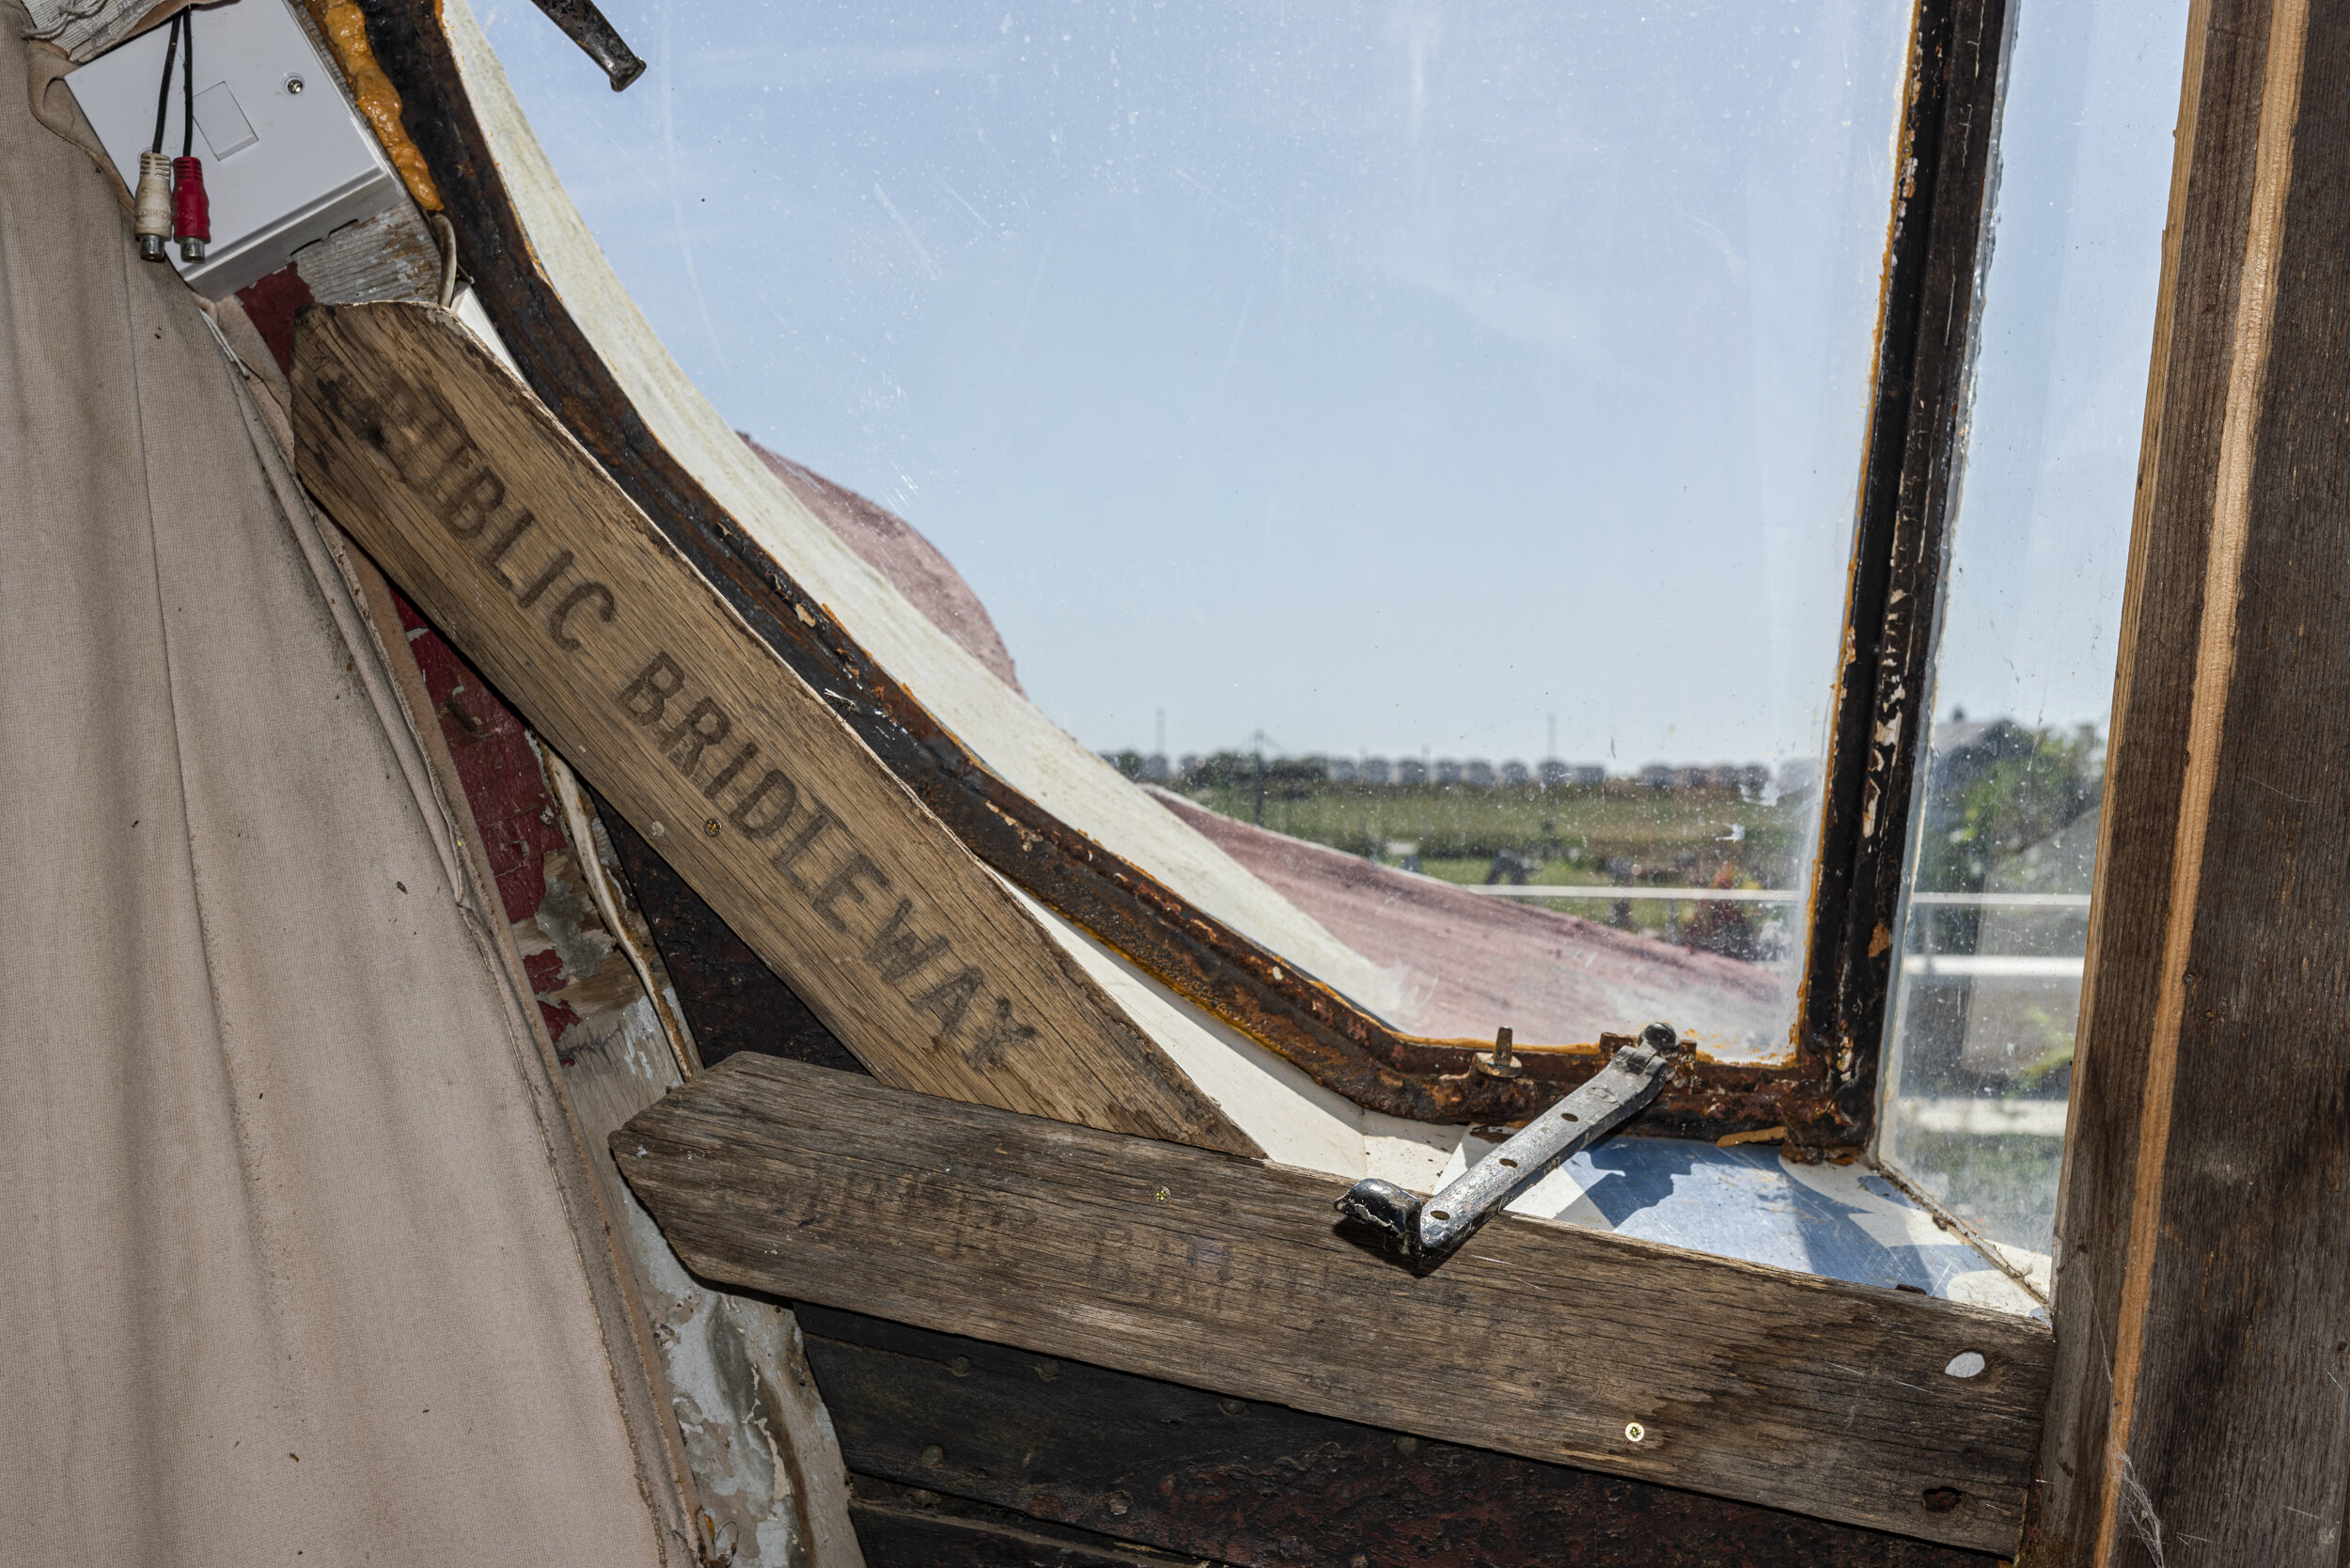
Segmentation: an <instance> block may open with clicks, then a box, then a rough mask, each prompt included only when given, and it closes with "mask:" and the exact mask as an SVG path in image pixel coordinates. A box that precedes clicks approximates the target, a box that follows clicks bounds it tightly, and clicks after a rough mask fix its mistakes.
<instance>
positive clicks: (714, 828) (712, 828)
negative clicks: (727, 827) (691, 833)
mask: <svg viewBox="0 0 2350 1568" xmlns="http://www.w3.org/2000/svg"><path fill="white" fill-rule="evenodd" d="M702 832H703V833H705V834H707V835H708V836H709V837H711V838H713V839H715V838H716V837H717V836H718V819H717V818H715V817H713V818H711V819H710V820H709V821H708V822H706V823H702Z"/></svg>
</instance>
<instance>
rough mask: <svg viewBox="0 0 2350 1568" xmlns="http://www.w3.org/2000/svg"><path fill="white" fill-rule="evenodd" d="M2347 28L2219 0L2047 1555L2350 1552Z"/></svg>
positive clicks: (2101, 997) (2141, 569)
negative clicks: (2348, 1527) (2348, 1514)
mask: <svg viewBox="0 0 2350 1568" xmlns="http://www.w3.org/2000/svg"><path fill="white" fill-rule="evenodd" d="M2345 71H2350V13H2345V12H2344V11H2343V10H2342V8H2338V7H2331V8H2327V7H2311V6H2309V5H2307V4H2306V3H2305V0H2275V3H2271V0H2246V3H2237V0H2211V3H2210V4H2208V5H2207V6H2205V7H2201V8H2198V10H2197V12H2196V14H2195V19H2194V23H2193V24H2192V27H2191V30H2190V36H2189V39H2188V61H2187V85H2188V92H2187V102H2186V113H2185V114H2184V116H2183V118H2182V124H2181V130H2180V136H2179V157H2178V165H2177V172H2176V175H2175V177H2174V180H2173V186H2172V207H2171V224H2170V251H2169V253H2168V254H2167V255H2166V258H2165V263H2166V264H2165V275H2164V297H2163V304H2162V315H2161V318H2160V321H2159V323H2158V331H2157V339H2156V344H2155V356H2154V383H2153V386H2152V388H2151V390H2150V394H2149V412H2148V439H2147V445H2146V451H2145V454H2144V457H2143V459H2142V462H2141V476H2142V477H2141V482H2140V491H2139V515H2138V518H2137V527H2136V534H2135V536H2134V539H2133V543H2132V557H2131V579H2130V588H2129V599H2128V609H2127V615H2126V619H2125V621H2124V626H2123V645H2122V672H2121V680H2120V682H2119V686H2118V688H2117V695H2116V712H2115V723H2114V741H2113V744H2112V748H2111V763H2110V766H2109V771H2108V778H2109V783H2108V786H2107V808H2106V812H2105V840H2104V843H2103V845H2102V846H2101V857H2100V862H2099V868H2098V892H2097V906H2096V909H2097V912H2096V916H2095V918H2094V920H2093V922H2092V947H2091V957H2090V963H2089V971H2088V973H2089V981H2090V989H2089V993H2088V995H2087V996H2086V997H2085V998H2084V1003H2083V1015H2082V1022H2081V1028H2080V1053H2081V1054H2080V1061H2079V1065H2078V1068H2077V1070H2076V1072H2077V1075H2076V1090H2075V1093H2074V1105H2075V1118H2076V1120H2075V1123H2074V1131H2073V1142H2072V1148H2071V1155H2070V1164H2069V1167H2068V1172H2067V1177H2066V1184H2065V1197H2064V1208H2063V1212H2062V1213H2061V1215H2060V1216H2059V1225H2060V1231H2059V1233H2060V1238H2061V1247H2060V1253H2059V1258H2060V1269H2059V1273H2058V1277H2057V1301H2056V1307H2057V1312H2058V1321H2059V1322H2060V1324H2061V1325H2063V1330H2064V1331H2063V1336H2062V1343H2061V1353H2062V1359H2061V1362H2060V1368H2061V1373H2060V1377H2061V1381H2060V1388H2059V1390H2058V1397H2057V1399H2056V1400H2055V1402H2054V1403H2053V1404H2052V1419H2051V1423H2050V1427H2049V1431H2048V1434H2047V1445H2048V1446H2047V1450H2046V1454H2045V1466H2044V1472H2043V1473H2044V1475H2045V1480H2046V1482H2047V1487H2046V1493H2045V1497H2046V1502H2045V1509H2044V1511H2043V1513H2042V1515H2041V1517H2040V1518H2039V1519H2038V1520H2037V1521H2036V1524H2035V1529H2034V1531H2033V1535H2032V1539H2031V1541H2030V1543H2029V1558H2030V1560H2032V1561H2033V1562H2036V1563H2051V1564H2053V1563H2067V1564H2074V1563H2079V1564H2097V1565H2099V1568H2103V1565H2105V1564H2111V1563H2128V1564H2140V1563H2154V1564H2160V1563H2163V1562H2166V1561H2169V1562H2180V1561H2192V1562H2227V1563H2236V1562H2246V1563H2254V1562H2256V1563H2261V1564H2264V1565H2267V1564H2280V1565H2298V1564H2311V1565H2320V1564H2322V1565H2324V1568H2334V1565H2336V1564H2337V1563H2339V1562H2340V1561H2341V1560H2342V1529H2343V1523H2344V1514H2345V1511H2346V1510H2350V1395H2345V1392H2344V1388H2345V1386H2350V1327H2345V1325H2350V1267H2345V1264H2344V1260H2345V1259H2350V1203H2345V1201H2344V1196H2345V1189H2346V1188H2350V1036H2346V1035H2345V1034H2344V1032H2343V1030H2342V1016H2343V1013H2344V1009H2345V1002H2350V964H2345V949H2344V947H2343V941H2342V937H2343V933H2344V932H2345V931H2350V882H2345V880H2344V877H2343V875H2342V867H2343V865H2344V863H2345V860H2346V859H2350V701H2345V698H2350V636H2345V635H2344V633H2343V630H2342V627H2343V611H2344V607H2345V605H2350V486H2346V485H2345V476H2350V429H2345V423H2344V416H2343V410H2344V408H2345V407H2350V319H2346V318H2345V315H2344V312H2343V308H2342V301H2343V300H2344V299H2345V298H2346V297H2350V251H2346V250H2345V245H2344V242H2345V239H2350V99H2345V98H2344V96H2343V94H2342V90H2341V84H2342V80H2343V76H2344V73H2345Z"/></svg>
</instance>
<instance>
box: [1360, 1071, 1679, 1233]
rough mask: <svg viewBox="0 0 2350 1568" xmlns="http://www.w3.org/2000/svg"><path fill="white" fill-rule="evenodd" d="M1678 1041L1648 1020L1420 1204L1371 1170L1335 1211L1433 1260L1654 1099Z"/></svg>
mask: <svg viewBox="0 0 2350 1568" xmlns="http://www.w3.org/2000/svg"><path fill="white" fill-rule="evenodd" d="M1680 1043H1681V1041H1680V1037H1679V1036H1678V1035H1677V1034H1676V1033H1674V1031H1673V1029H1672V1027H1670V1026H1669V1025H1665V1024H1651V1025H1650V1026H1649V1027H1647V1028H1645V1029H1642V1030H1641V1031H1640V1039H1639V1043H1637V1044H1635V1045H1627V1046H1625V1047H1624V1048H1623V1049H1622V1050H1621V1051H1618V1052H1617V1053H1616V1055H1615V1058H1614V1059H1613V1060H1612V1061H1610V1062H1609V1063H1608V1064H1607V1065H1606V1067H1605V1068H1603V1069H1601V1070H1600V1072H1599V1073H1598V1074H1594V1075H1593V1076H1592V1078H1591V1079H1590V1081H1589V1082H1588V1083H1586V1084H1584V1085H1583V1087H1582V1088H1580V1089H1578V1090H1575V1092H1574V1093H1572V1094H1570V1095H1568V1096H1567V1097H1566V1098H1565V1099H1563V1100H1560V1101H1559V1103H1558V1104H1557V1105H1552V1106H1551V1107H1550V1108H1549V1109H1548V1110H1546V1111H1544V1112H1543V1114H1542V1115H1540V1116H1538V1117H1536V1118H1535V1119H1534V1120H1533V1121H1529V1122H1528V1123H1527V1124H1526V1125H1525V1127H1523V1128H1522V1129H1520V1130H1519V1131H1518V1132H1517V1133H1516V1134H1515V1135H1514V1136H1512V1137H1511V1139H1510V1140H1509V1141H1508V1142H1507V1143H1504V1144H1503V1145H1502V1146H1501V1147H1500V1148H1498V1149H1496V1150H1495V1151H1494V1152H1492V1153H1490V1154H1488V1155H1486V1156H1485V1157H1484V1158H1483V1159H1481V1160H1480V1161H1478V1162H1477V1164H1476V1165H1474V1166H1472V1167H1471V1168H1469V1169H1467V1170H1465V1171H1464V1172H1462V1173H1461V1175H1460V1176H1459V1177H1458V1178H1456V1179H1455V1180H1454V1181H1453V1182H1452V1183H1451V1184H1449V1185H1448V1186H1447V1187H1446V1188H1445V1189H1444V1190H1443V1191H1442V1192H1439V1193H1438V1194H1436V1196H1435V1197H1434V1198H1431V1199H1429V1200H1427V1201H1426V1202H1424V1203H1423V1202H1422V1201H1421V1200H1420V1199H1419V1198H1418V1196H1417V1195H1415V1194H1413V1193H1409V1192H1406V1191H1404V1190H1403V1189H1402V1187H1399V1186H1397V1185H1396V1184H1394V1183H1392V1182H1383V1181H1380V1180H1379V1179H1378V1178H1376V1177H1371V1178H1369V1179H1366V1180H1364V1181H1360V1182H1357V1183H1355V1184H1354V1186H1352V1187H1351V1188H1349V1189H1348V1190H1347V1193H1346V1196H1345V1197H1343V1198H1341V1199H1340V1200H1338V1204H1337V1208H1338V1211H1339V1213H1340V1214H1341V1215H1345V1216H1346V1217H1347V1218H1349V1219H1352V1220H1355V1222H1357V1223H1358V1224H1362V1225H1366V1226H1369V1227H1370V1228H1371V1230H1373V1231H1377V1232H1378V1233H1379V1234H1380V1236H1381V1238H1382V1239H1383V1240H1385V1241H1386V1243H1387V1247H1388V1249H1389V1250H1390V1251H1393V1252H1398V1253H1401V1254H1402V1256H1403V1257H1404V1258H1405V1259H1406V1260H1408V1261H1409V1262H1413V1263H1416V1264H1426V1265H1429V1266H1434V1264H1436V1263H1439V1262H1443V1261H1444V1259H1445V1258H1446V1257H1447V1256H1448V1255H1449V1254H1450V1253H1451V1251H1452V1250H1453V1249H1454V1248H1455V1247H1459V1246H1460V1245H1461V1244H1462V1243H1463V1242H1465V1241H1466V1240H1467V1239H1468V1238H1469V1237H1470V1235H1472V1234H1473V1233H1475V1231H1477V1229H1478V1227H1479V1226H1481V1225H1483V1224H1484V1223H1485V1221H1487V1220H1488V1219H1491V1218H1492V1217H1493V1216H1494V1215H1496V1214H1499V1213H1500V1212H1501V1211H1502V1210H1503V1209H1505V1208H1507V1207H1508V1206H1509V1204H1510V1201H1511V1200H1512V1199H1514V1198H1516V1197H1517V1195H1518V1194H1520V1193H1521V1192H1524V1191H1525V1190H1526V1189H1527V1188H1528V1187H1530V1186H1532V1185H1533V1184H1535V1183H1536V1182H1539V1181H1541V1180H1542V1179H1543V1177H1545V1176H1547V1175H1549V1174H1550V1173H1551V1172H1552V1171H1554V1170H1556V1169H1558V1168H1559V1166H1560V1165H1562V1164H1564V1163H1565V1162H1566V1161H1567V1160H1569V1159H1570V1158H1572V1157H1574V1156H1575V1154H1576V1153H1579V1152H1581V1151H1583V1150H1585V1149H1588V1148H1590V1146H1591V1145H1592V1144H1594V1143H1597V1142H1598V1141H1599V1140H1600V1139H1601V1138H1603V1137H1606V1136H1607V1135H1608V1134H1609V1133H1611V1132H1614V1131H1615V1130H1616V1129H1617V1128H1618V1127H1619V1126H1621V1125H1622V1124H1623V1122H1624V1121H1627V1120H1629V1119H1630V1118H1631V1117H1632V1115H1633V1114H1634V1113H1635V1112H1637V1110H1639V1108H1640V1107H1641V1106H1643V1105H1647V1104H1648V1103H1649V1102H1650V1101H1651V1100H1653V1099H1655V1098H1656V1095H1657V1092H1658V1091H1659V1090H1662V1089H1663V1088H1664V1087H1665V1081H1666V1080H1667V1079H1668V1078H1669V1077H1670V1076H1671V1075H1672V1069H1673V1064H1674V1060H1675V1058H1676V1055H1677V1049H1676V1048H1677V1047H1678V1046H1679V1045H1680Z"/></svg>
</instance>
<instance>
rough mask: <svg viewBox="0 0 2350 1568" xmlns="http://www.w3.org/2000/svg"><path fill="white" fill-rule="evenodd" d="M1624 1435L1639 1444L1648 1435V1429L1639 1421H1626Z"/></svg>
mask: <svg viewBox="0 0 2350 1568" xmlns="http://www.w3.org/2000/svg"><path fill="white" fill-rule="evenodd" d="M1623 1435H1624V1436H1625V1437H1627V1438H1629V1439H1630V1440H1631V1441H1633V1442H1635V1443H1637V1442H1638V1441H1640V1439H1642V1438H1643V1437H1646V1436H1647V1435H1648V1428H1646V1427H1644V1426H1642V1425H1641V1424H1640V1423H1639V1422H1637V1421H1626V1422H1625V1423H1624V1428H1623Z"/></svg>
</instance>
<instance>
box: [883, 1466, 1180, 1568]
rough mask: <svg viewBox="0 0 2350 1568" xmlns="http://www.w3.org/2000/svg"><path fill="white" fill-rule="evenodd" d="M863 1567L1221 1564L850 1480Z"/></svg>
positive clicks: (1165, 1567) (1175, 1567) (961, 1501)
mask: <svg viewBox="0 0 2350 1568" xmlns="http://www.w3.org/2000/svg"><path fill="white" fill-rule="evenodd" d="M852 1479H853V1481H854V1485H855V1488H856V1490H855V1495H854V1497H851V1499H850V1501H849V1517H850V1518H851V1519H852V1520H853V1521H854V1523H855V1525H856V1540H857V1544H858V1545H859V1546H861V1547H863V1548H864V1551H865V1568H948V1564H952V1565H953V1568H1219V1565H1218V1564H1216V1563H1214V1562H1210V1561H1208V1560H1204V1559H1201V1558H1197V1557H1178V1556H1174V1555H1171V1554H1169V1553H1167V1552H1159V1551H1153V1550H1152V1549H1151V1548H1150V1547H1148V1546H1137V1545H1135V1544H1132V1543H1129V1542H1123V1541H1114V1540H1111V1539H1110V1538H1109V1537H1107V1536H1104V1535H1095V1534H1092V1533H1091V1532H1089V1531H1087V1530H1076V1529H1068V1528H1067V1527H1065V1526H1061V1525H1052V1524H1045V1523H1042V1522H1040V1521H1038V1520H1035V1519H1030V1518H1026V1517H1023V1516H1022V1515H1020V1514H1017V1513H1012V1512H1011V1511H1010V1510H1008V1509H1001V1508H990V1507H988V1506H987V1505H986V1504H984V1503H975V1502H972V1501H969V1500H967V1499H965V1498H962V1497H946V1496H943V1495H941V1494H939V1493H936V1492H930V1491H925V1490H923V1489H922V1488H920V1487H912V1486H899V1485H895V1484H893V1483H891V1482H886V1481H877V1480H875V1479H874V1478H872V1477H870V1476H856V1477H854V1478H852Z"/></svg>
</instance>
